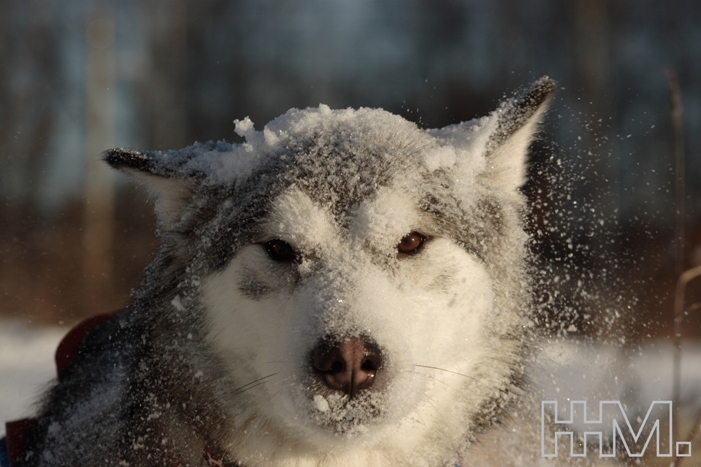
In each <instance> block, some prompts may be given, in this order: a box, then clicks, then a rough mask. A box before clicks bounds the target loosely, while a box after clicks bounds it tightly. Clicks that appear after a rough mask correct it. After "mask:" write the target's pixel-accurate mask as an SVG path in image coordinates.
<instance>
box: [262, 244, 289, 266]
mask: <svg viewBox="0 0 701 467" xmlns="http://www.w3.org/2000/svg"><path fill="white" fill-rule="evenodd" d="M265 251H267V252H268V256H270V259H272V260H273V261H277V262H278V263H291V262H293V261H295V260H296V259H297V252H296V251H295V250H294V248H292V246H291V245H290V244H289V243H287V242H283V241H282V240H270V241H269V242H266V243H265Z"/></svg>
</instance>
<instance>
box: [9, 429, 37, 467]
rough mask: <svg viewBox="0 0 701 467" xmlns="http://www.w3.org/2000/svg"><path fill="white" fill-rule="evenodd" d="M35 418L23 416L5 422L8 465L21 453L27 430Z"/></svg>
mask: <svg viewBox="0 0 701 467" xmlns="http://www.w3.org/2000/svg"><path fill="white" fill-rule="evenodd" d="M36 422H37V420H36V418H23V419H21V420H15V421H13V422H7V423H5V436H6V437H7V458H8V460H9V461H10V465H12V464H14V463H15V462H17V459H19V456H20V455H21V454H22V450H23V448H24V443H25V441H26V440H27V436H29V431H30V430H31V429H32V427H33V426H34V425H35V424H36Z"/></svg>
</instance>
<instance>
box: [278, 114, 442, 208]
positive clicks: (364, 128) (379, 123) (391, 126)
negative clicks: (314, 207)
mask: <svg viewBox="0 0 701 467" xmlns="http://www.w3.org/2000/svg"><path fill="white" fill-rule="evenodd" d="M435 144H436V142H435V140H434V139H433V138H432V137H430V136H428V135H427V134H426V133H424V132H423V131H421V130H419V129H418V128H417V127H416V126H415V125H414V124H413V123H410V122H408V121H406V120H404V119H402V118H401V117H398V116H395V115H392V114H389V113H387V112H384V111H379V110H368V111H367V112H359V111H355V112H352V113H351V112H348V113H331V114H329V115H328V118H326V119H318V120H316V121H314V123H313V124H311V125H309V126H308V127H304V131H297V132H296V133H291V134H288V137H287V138H286V141H285V143H284V151H282V152H281V154H280V157H281V158H284V160H286V161H289V162H288V163H284V164H282V171H281V174H280V180H281V181H282V182H283V184H284V185H292V186H295V187H296V188H298V189H300V190H301V191H303V192H305V193H306V194H307V196H309V198H310V199H312V200H313V201H314V202H315V203H316V204H318V205H323V206H325V207H327V208H329V209H330V210H331V211H332V212H333V214H334V215H335V216H337V217H343V216H345V215H347V214H348V213H349V212H350V211H352V210H353V209H354V208H355V206H357V205H358V204H359V203H361V202H362V201H364V200H368V199H372V198H374V197H375V195H376V192H377V191H378V190H379V189H381V188H382V187H386V186H388V185H390V184H392V183H394V182H395V180H396V179H402V178H410V177H412V176H413V175H414V174H415V173H416V172H418V171H420V170H422V167H421V159H420V154H421V153H422V152H424V151H425V150H426V149H427V148H429V147H431V146H434V145H435Z"/></svg>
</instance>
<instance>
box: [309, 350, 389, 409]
mask: <svg viewBox="0 0 701 467" xmlns="http://www.w3.org/2000/svg"><path fill="white" fill-rule="evenodd" d="M312 366H313V368H314V370H315V371H316V372H317V373H318V374H320V376H321V379H322V381H323V382H324V384H326V386H328V387H329V388H331V389H334V390H337V391H343V392H344V393H346V394H348V396H349V397H351V398H352V397H354V396H355V395H356V394H357V393H358V391H360V390H362V389H367V388H369V387H371V386H372V385H373V383H374V382H375V377H376V376H377V372H378V371H379V370H380V368H381V367H382V352H381V351H380V348H379V346H378V345H377V344H376V343H374V342H373V341H371V340H370V339H367V338H362V337H361V338H356V337H353V338H349V339H345V340H343V341H338V340H334V339H331V338H324V339H322V340H321V341H320V342H319V344H318V345H317V346H316V347H315V348H314V350H313V351H312Z"/></svg>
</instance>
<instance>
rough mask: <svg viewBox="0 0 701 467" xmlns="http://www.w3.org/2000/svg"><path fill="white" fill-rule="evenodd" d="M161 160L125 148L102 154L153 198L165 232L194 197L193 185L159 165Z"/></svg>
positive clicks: (105, 159) (159, 154) (152, 155)
mask: <svg viewBox="0 0 701 467" xmlns="http://www.w3.org/2000/svg"><path fill="white" fill-rule="evenodd" d="M160 156H162V154H161V153H158V152H140V151H135V150H133V149H125V148H116V149H110V150H108V151H105V152H104V153H103V154H102V157H103V159H104V161H105V162H107V163H108V164H109V165H110V166H112V167H113V168H115V169H117V170H121V171H122V172H125V173H127V174H129V175H131V176H133V177H135V178H136V179H137V180H139V181H141V182H142V183H144V184H145V185H146V187H147V188H148V190H149V192H150V193H152V194H154V195H155V196H156V203H155V211H156V216H157V218H158V223H159V225H160V226H161V227H163V228H166V229H168V228H171V227H173V226H174V225H175V224H177V223H178V222H179V220H180V217H181V212H182V209H183V208H184V207H185V205H187V204H188V203H189V202H190V200H191V199H192V197H193V194H194V185H193V184H192V182H191V181H189V180H186V179H184V178H183V177H182V176H180V175H179V174H178V173H176V172H175V171H174V170H172V169H170V168H168V167H164V166H163V165H162V164H159V163H158V161H159V158H160Z"/></svg>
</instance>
